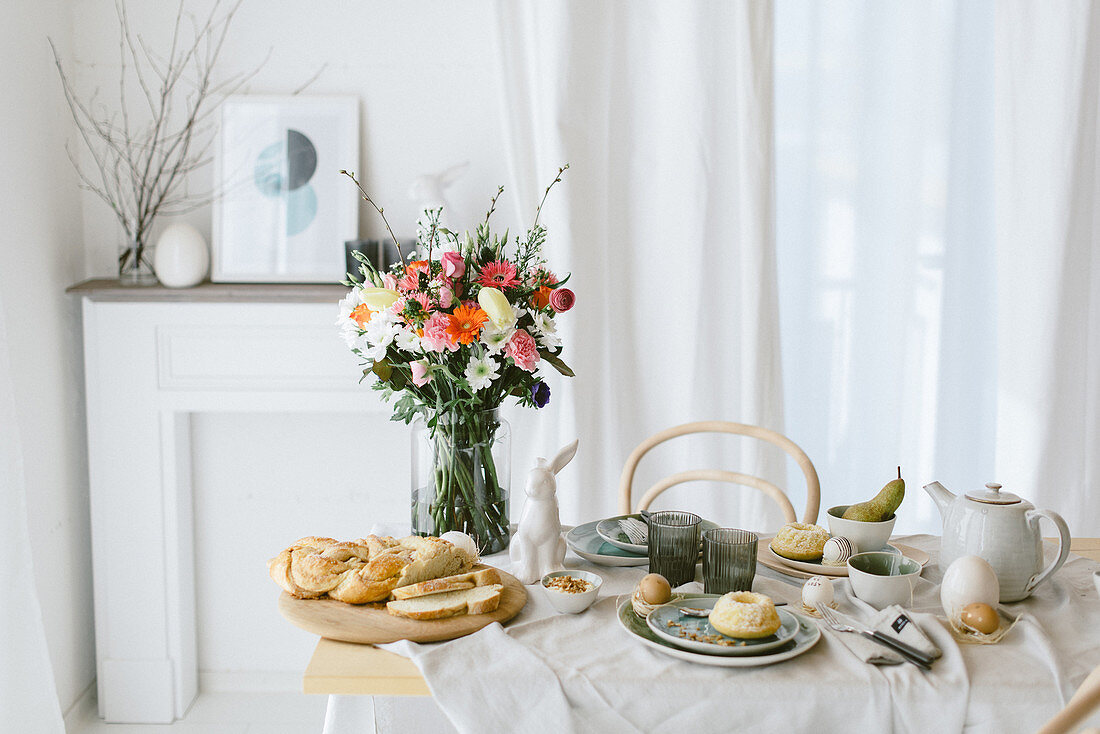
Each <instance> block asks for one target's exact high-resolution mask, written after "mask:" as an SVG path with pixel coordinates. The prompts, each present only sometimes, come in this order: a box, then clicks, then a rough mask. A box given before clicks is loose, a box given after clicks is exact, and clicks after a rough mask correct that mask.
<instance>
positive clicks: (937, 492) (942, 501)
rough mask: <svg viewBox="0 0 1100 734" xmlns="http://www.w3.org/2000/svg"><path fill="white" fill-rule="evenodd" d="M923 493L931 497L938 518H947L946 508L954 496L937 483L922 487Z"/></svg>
mask: <svg viewBox="0 0 1100 734" xmlns="http://www.w3.org/2000/svg"><path fill="white" fill-rule="evenodd" d="M924 491H925V492H927V493H928V494H929V495H931V497H932V499H933V501H935V503H936V507H938V508H939V510H940V516H941V517H947V508H948V507H949V506H950V505H951V503H952V502H953V501H954V499H955V495H954V494H952V492H951V490H949V489H948V488H947V487H945V486H943V485H942V484H940V483H939V482H932V483H931V484H926V485H924Z"/></svg>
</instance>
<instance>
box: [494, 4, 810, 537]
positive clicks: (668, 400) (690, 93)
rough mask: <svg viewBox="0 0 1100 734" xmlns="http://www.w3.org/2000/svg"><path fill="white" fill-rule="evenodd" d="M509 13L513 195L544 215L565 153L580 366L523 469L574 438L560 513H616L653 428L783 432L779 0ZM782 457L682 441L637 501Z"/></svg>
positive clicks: (729, 512)
mask: <svg viewBox="0 0 1100 734" xmlns="http://www.w3.org/2000/svg"><path fill="white" fill-rule="evenodd" d="M498 15H499V18H500V26H499V29H500V68H501V69H502V70H503V71H502V74H503V78H502V101H503V104H504V112H505V115H506V129H507V130H508V131H509V136H510V137H509V140H508V141H507V142H508V148H507V150H508V153H509V159H510V164H511V171H512V178H513V186H512V189H513V194H514V195H515V196H516V199H517V201H519V202H530V210H531V211H533V209H534V204H535V203H536V202H537V201H538V199H539V197H540V196H541V194H542V188H543V187H544V186H545V185H546V184H547V183H548V182H549V181H550V180H551V179H552V178H553V174H554V172H555V171H556V170H557V167H558V165H559V164H561V163H563V162H569V163H571V164H572V168H571V169H570V170H569V171H568V172H567V174H566V177H565V179H564V181H563V183H562V184H561V185H560V187H559V188H558V189H556V190H555V191H554V192H553V193H552V194H551V198H550V201H549V203H548V204H547V207H546V209H545V210H544V213H543V216H544V221H545V222H546V224H547V225H548V226H549V228H550V239H549V242H550V245H549V250H548V253H547V254H548V257H549V259H550V261H551V262H552V263H553V264H554V265H555V266H556V267H558V268H560V269H561V270H563V271H571V272H572V273H573V279H572V280H571V281H570V284H571V287H572V288H573V290H574V291H575V292H576V293H577V298H578V300H577V306H576V308H575V309H574V310H573V311H572V312H571V313H570V314H568V315H567V316H566V317H563V318H561V319H559V321H560V322H562V324H563V331H564V332H565V334H564V338H565V344H566V345H567V351H566V353H565V354H564V355H563V357H564V358H565V359H566V361H567V362H570V363H571V364H572V366H573V367H574V368H575V370H576V373H577V377H576V378H575V379H573V380H565V379H555V380H554V381H553V382H554V384H555V385H558V386H560V387H556V393H555V396H554V399H555V400H556V401H557V402H556V403H552V405H551V408H552V410H550V411H548V412H547V413H545V414H535V415H524V416H516V418H515V420H514V423H515V424H516V436H517V445H516V450H515V452H514V453H515V455H516V458H517V462H518V465H517V471H516V476H517V478H518V477H520V476H522V473H523V472H524V471H525V469H526V462H527V461H528V459H527V458H525V454H526V453H529V452H531V451H537V450H541V451H552V450H553V448H556V446H558V445H561V444H564V443H565V442H566V441H567V440H571V438H573V437H575V436H578V435H579V436H581V437H582V443H581V448H580V452H579V453H578V454H577V458H576V459H575V460H574V461H575V464H576V467H575V468H573V469H572V471H571V473H566V474H563V476H562V478H561V479H560V480H559V491H558V495H559V501H560V504H561V508H562V518H563V521H565V522H580V521H585V520H590V519H592V518H594V517H601V516H606V515H608V514H610V513H612V512H613V511H615V509H616V506H617V505H616V501H617V500H616V493H617V486H618V478H619V472H620V471H621V468H622V465H623V461H624V460H625V459H626V457H627V454H628V453H629V452H630V450H631V449H632V448H633V447H634V446H635V445H636V444H638V443H639V442H640V441H642V440H643V439H644V438H646V437H647V436H648V435H650V434H652V433H654V432H656V431H658V430H660V429H663V428H666V427H669V426H672V425H675V424H678V423H683V422H687V421H693V420H702V419H721V420H731V421H740V422H745V423H753V424H758V425H763V426H767V427H769V428H772V429H775V430H779V431H780V432H782V431H783V422H782V394H781V384H780V380H779V350H778V330H777V326H778V324H777V301H776V282H775V277H776V276H775V254H774V237H773V224H772V222H773V179H772V169H773V167H772V75H771V68H772V5H771V3H770V2H695V3H690V4H682V3H667V2H658V1H656V0H653V1H646V2H625V1H622V2H599V3H592V2H535V1H534V0H526V1H524V2H502V3H500V4H499V5H498ZM527 223H529V220H528V222H525V224H527ZM532 447H534V448H532ZM782 457H783V455H782V454H781V453H780V452H779V451H778V450H775V451H774V452H772V451H766V452H763V454H762V455H761V454H759V453H758V449H757V447H754V446H751V445H750V443H749V440H747V439H739V438H727V439H713V440H712V439H703V440H698V439H697V440H694V441H693V440H692V439H677V442H675V443H673V444H669V445H666V446H665V447H661V448H659V449H657V450H655V451H654V452H653V454H651V456H650V457H649V458H647V460H646V461H644V462H643V464H642V467H641V469H640V470H639V475H638V477H637V479H636V483H635V497H634V500H635V502H636V501H637V499H638V498H639V497H640V494H641V492H642V491H644V490H645V489H646V488H648V486H649V485H650V484H651V483H652V482H653V481H655V480H656V479H658V478H660V477H662V476H664V475H667V474H669V473H672V472H674V471H681V470H685V469H696V468H726V469H731V470H740V471H749V472H751V471H753V470H754V469H758V470H759V471H761V472H762V473H763V474H764V475H765V476H768V477H770V478H772V479H773V480H776V481H778V482H779V483H780V484H781V486H782V484H783V474H784V470H785V465H784V461H783V458H782ZM567 472H570V470H567ZM791 474H792V478H793V481H792V484H793V485H794V489H793V491H792V494H793V495H794V503H795V506H796V508H799V510H800V509H801V505H802V499H801V497H802V496H803V494H804V493H803V490H802V481H801V475H800V474H798V473H797V472H794V473H791ZM659 506H664V507H670V506H676V507H681V508H685V509H694V510H697V511H699V512H701V513H702V514H704V515H705V516H707V517H711V518H713V519H715V520H718V521H721V522H729V523H734V522H739V523H742V527H757V528H759V527H773V528H774V527H776V526H777V525H778V522H779V520H778V518H779V515H778V512H777V510H775V509H774V506H773V505H771V504H770V503H767V502H763V501H761V498H760V497H759V496H758V495H757V494H756V493H755V492H754V491H753V490H748V489H739V488H734V487H723V486H715V487H711V486H706V485H685V486H682V487H679V488H676V489H674V490H671V491H670V492H668V493H666V495H664V496H663V497H662V498H661V501H660V505H659Z"/></svg>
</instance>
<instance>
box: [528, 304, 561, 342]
mask: <svg viewBox="0 0 1100 734" xmlns="http://www.w3.org/2000/svg"><path fill="white" fill-rule="evenodd" d="M534 319H535V325H534V330H535V332H536V334H535V340H536V341H537V342H538V343H539V344H540V345H541V346H544V347H560V346H561V337H560V336H558V325H557V324H555V323H554V319H553V318H552V317H551V316H549V315H547V314H545V313H543V312H542V311H539V312H538V313H535V314H534Z"/></svg>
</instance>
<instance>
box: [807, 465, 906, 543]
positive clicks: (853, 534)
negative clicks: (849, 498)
mask: <svg viewBox="0 0 1100 734" xmlns="http://www.w3.org/2000/svg"><path fill="white" fill-rule="evenodd" d="M903 499H905V480H904V479H902V478H901V467H898V478H897V479H891V480H890V481H889V482H887V483H886V484H885V485H884V486H883V488H882V489H880V490H879V492H878V494H876V495H875V496H874V497H872V498H871V499H869V500H867V501H866V502H857V503H856V504H854V505H837V506H835V507H830V508H829V509H828V510H826V512H825V516H826V518H827V519H828V522H829V533H830V534H831V535H836V536H840V537H842V538H847V539H848V540H850V541H851V542H852V545H854V546H855V552H856V553H867V552H869V551H877V550H882V549H883V548H884V547H886V543H887V541H889V540H890V534H891V533H893V532H894V521H895V520H896V519H897V516H896V515H895V514H894V512H895V510H897V509H898V507H899V506H901V501H902V500H903Z"/></svg>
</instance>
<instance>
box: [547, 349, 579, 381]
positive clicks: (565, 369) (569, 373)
mask: <svg viewBox="0 0 1100 734" xmlns="http://www.w3.org/2000/svg"><path fill="white" fill-rule="evenodd" d="M539 356H541V357H542V358H543V359H545V360H546V361H547V362H549V363H550V364H552V365H554V369H556V370H557V371H558V372H560V373H562V374H563V375H565V376H566V377H576V374H574V372H573V370H571V369H570V368H569V365H567V364H566V363H565V362H563V361H561V358H560V357H556V356H554V355H553V354H550V352H547V351H544V350H542V349H540V350H539Z"/></svg>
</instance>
